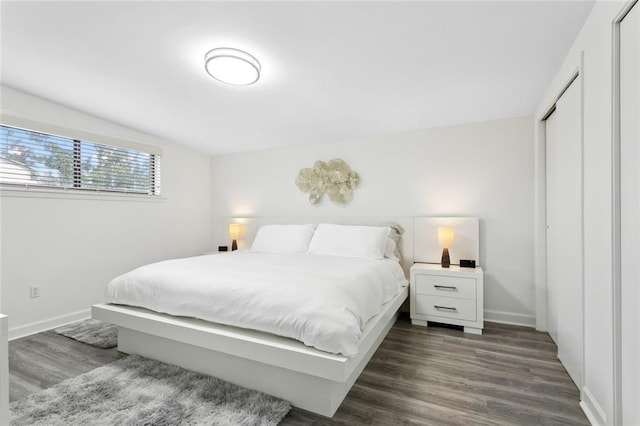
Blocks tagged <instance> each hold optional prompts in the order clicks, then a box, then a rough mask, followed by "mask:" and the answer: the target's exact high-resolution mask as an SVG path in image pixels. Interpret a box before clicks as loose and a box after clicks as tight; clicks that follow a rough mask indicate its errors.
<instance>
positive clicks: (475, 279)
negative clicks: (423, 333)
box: [410, 263, 484, 334]
mask: <svg viewBox="0 0 640 426" xmlns="http://www.w3.org/2000/svg"><path fill="white" fill-rule="evenodd" d="M483 295H484V284H483V273H482V268H479V267H478V268H460V267H459V266H453V265H452V266H451V267H449V268H443V267H442V266H440V265H439V264H430V263H416V264H414V265H413V266H412V267H411V282H410V297H411V323H412V324H415V325H422V326H425V327H426V325H427V321H433V322H440V323H445V324H454V325H461V326H463V327H464V331H465V333H473V334H482V329H483V328H484V300H483Z"/></svg>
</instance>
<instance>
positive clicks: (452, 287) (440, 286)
mask: <svg viewBox="0 0 640 426" xmlns="http://www.w3.org/2000/svg"><path fill="white" fill-rule="evenodd" d="M433 286H434V287H435V288H437V289H438V290H457V289H458V287H456V286H453V285H438V284H434V285H433Z"/></svg>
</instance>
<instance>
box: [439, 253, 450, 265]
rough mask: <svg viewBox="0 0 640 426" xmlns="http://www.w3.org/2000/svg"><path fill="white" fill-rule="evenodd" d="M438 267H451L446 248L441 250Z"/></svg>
mask: <svg viewBox="0 0 640 426" xmlns="http://www.w3.org/2000/svg"><path fill="white" fill-rule="evenodd" d="M440 266H442V267H443V268H448V267H449V266H451V259H450V258H449V249H448V248H443V249H442V259H441V260H440Z"/></svg>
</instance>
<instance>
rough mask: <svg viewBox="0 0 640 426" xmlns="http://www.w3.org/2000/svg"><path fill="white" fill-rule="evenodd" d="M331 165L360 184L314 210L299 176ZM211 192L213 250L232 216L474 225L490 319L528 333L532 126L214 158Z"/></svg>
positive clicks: (501, 125)
mask: <svg viewBox="0 0 640 426" xmlns="http://www.w3.org/2000/svg"><path fill="white" fill-rule="evenodd" d="M333 158H342V159H343V160H345V161H347V163H348V164H349V165H350V166H351V167H352V168H353V169H354V170H355V171H357V172H358V173H359V174H360V176H361V184H360V186H359V187H358V188H357V189H356V190H355V194H354V199H353V201H352V202H351V203H350V204H348V205H347V206H337V205H334V204H332V203H331V202H329V200H328V199H326V198H325V200H324V202H323V203H322V205H319V206H312V205H311V204H310V203H309V202H308V201H307V195H306V194H303V193H301V192H300V191H299V190H298V188H297V187H296V185H295V183H294V181H295V178H296V176H297V174H298V171H299V170H300V169H301V168H304V167H312V165H313V163H314V162H315V161H316V160H325V161H327V160H331V159H333ZM211 186H212V187H211V194H212V198H211V209H212V215H213V220H214V223H213V230H214V239H213V244H214V245H218V244H226V245H228V244H229V241H228V237H227V236H226V235H220V234H218V233H216V232H215V231H216V230H218V229H223V228H224V225H223V224H222V222H223V221H224V220H226V218H228V217H229V216H235V217H254V216H266V217H274V216H276V217H296V216H298V217H300V216H303V217H323V216H327V217H329V216H421V215H424V216H477V217H479V218H480V220H481V222H480V223H481V228H480V254H481V261H482V266H483V268H484V270H485V274H486V275H485V309H486V310H487V312H486V318H487V319H498V320H504V321H512V322H518V323H522V324H529V325H532V324H533V311H534V302H533V262H532V259H533V122H532V118H530V117H523V118H514V119H508V120H499V121H491V122H484V123H474V124H467V125H462V126H453V127H443V128H437V129H429V130H422V131H415V132H405V133H399V134H389V135H380V136H375V137H369V138H364V139H358V140H347V141H336V142H333V143H327V144H313V145H304V146H298V147H292V148H282V149H272V150H265V151H256V152H248V153H241V154H234V155H223V156H216V157H213V158H212V161H211Z"/></svg>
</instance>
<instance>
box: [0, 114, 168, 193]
mask: <svg viewBox="0 0 640 426" xmlns="http://www.w3.org/2000/svg"><path fill="white" fill-rule="evenodd" d="M0 125H2V126H6V127H11V128H16V129H20V130H24V131H28V132H34V133H39V134H45V135H51V136H54V137H60V138H66V139H69V140H71V141H73V149H74V153H76V150H80V149H82V143H83V142H84V143H88V144H100V145H105V146H108V147H111V148H122V149H126V150H135V151H138V152H141V153H144V154H149V167H150V173H149V191H148V192H141V191H133V190H132V191H127V190H122V191H121V190H113V189H109V188H101V189H95V188H86V187H82V186H81V169H79V168H78V169H76V166H81V164H80V163H81V161H80V160H79V157H77V156H75V155H74V158H73V162H74V175H73V185H71V186H66V187H64V186H59V187H58V186H47V185H29V184H16V183H7V182H0V196H3V197H5V196H8V197H38V198H39V197H44V198H73V199H77V198H82V199H89V198H91V199H113V200H136V201H142V200H144V201H156V200H164V197H163V196H162V187H161V185H160V183H161V182H162V149H161V148H160V147H159V146H155V145H146V144H141V143H137V142H132V141H129V140H124V139H119V138H112V137H109V136H104V135H99V134H94V133H89V132H84V131H81V130H74V129H69V128H64V127H60V126H57V125H52V124H47V123H39V122H35V121H32V120H29V119H25V118H22V117H18V116H11V115H7V114H5V113H3V114H2V116H1V117H0ZM78 153H79V152H78Z"/></svg>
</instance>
